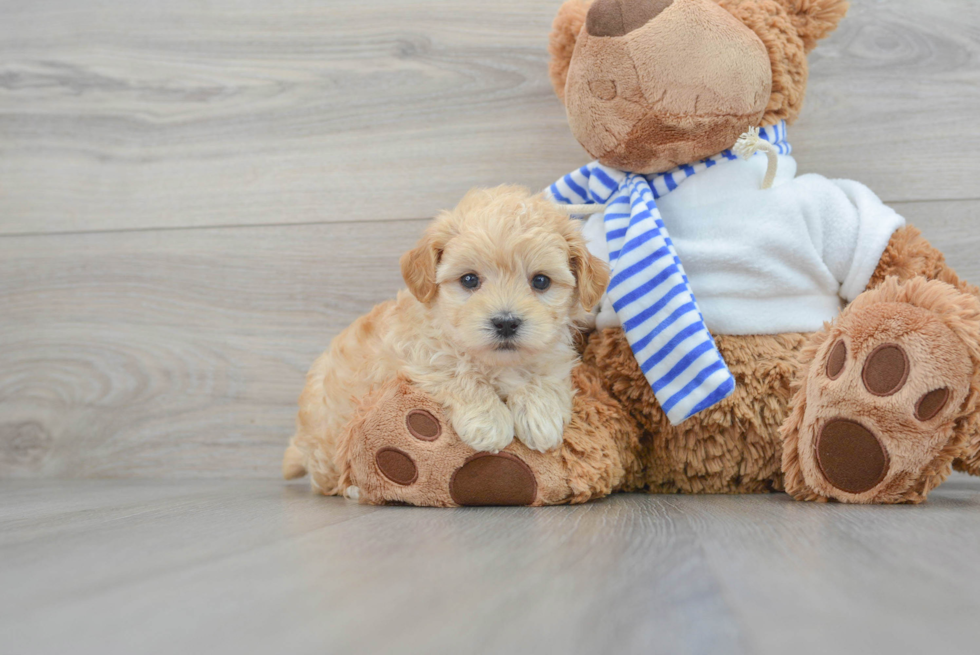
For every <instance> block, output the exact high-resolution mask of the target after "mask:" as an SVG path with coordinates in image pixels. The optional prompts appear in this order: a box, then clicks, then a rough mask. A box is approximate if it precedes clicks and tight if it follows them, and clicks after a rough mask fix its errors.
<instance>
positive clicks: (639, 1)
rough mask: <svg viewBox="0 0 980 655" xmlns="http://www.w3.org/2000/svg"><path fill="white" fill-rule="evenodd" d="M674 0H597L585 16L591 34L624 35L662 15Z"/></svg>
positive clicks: (587, 29) (587, 28) (586, 25)
mask: <svg viewBox="0 0 980 655" xmlns="http://www.w3.org/2000/svg"><path fill="white" fill-rule="evenodd" d="M673 3H674V0H596V1H595V2H593V3H592V6H591V7H590V8H589V13H588V15H587V16H586V18H585V29H586V31H587V32H588V33H589V35H590V36H623V35H624V34H629V33H630V32H632V31H633V30H635V29H639V28H641V27H643V26H644V25H646V24H647V23H649V22H650V21H651V20H653V19H654V18H656V17H657V16H659V15H660V12H662V11H663V10H664V9H666V8H667V7H669V6H670V5H672V4H673Z"/></svg>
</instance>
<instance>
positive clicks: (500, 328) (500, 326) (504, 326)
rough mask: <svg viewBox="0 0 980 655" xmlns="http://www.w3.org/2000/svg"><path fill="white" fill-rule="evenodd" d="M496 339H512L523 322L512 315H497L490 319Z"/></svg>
mask: <svg viewBox="0 0 980 655" xmlns="http://www.w3.org/2000/svg"><path fill="white" fill-rule="evenodd" d="M490 323H491V325H493V331H494V332H495V333H496V335H497V338H498V339H506V340H510V339H514V338H516V337H517V331H518V330H519V329H520V328H521V323H523V321H522V320H521V319H519V318H518V317H516V316H514V315H513V314H497V315H496V316H494V317H492V318H491V319H490Z"/></svg>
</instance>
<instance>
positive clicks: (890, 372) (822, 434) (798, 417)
mask: <svg viewBox="0 0 980 655" xmlns="http://www.w3.org/2000/svg"><path fill="white" fill-rule="evenodd" d="M803 359H804V362H805V366H804V369H803V371H802V373H801V374H802V376H803V378H802V385H801V387H800V389H799V390H798V392H797V393H796V395H795V397H794V400H793V410H792V413H791V415H790V417H789V418H788V419H787V420H786V422H785V423H784V424H783V427H782V437H783V471H784V474H785V484H786V490H787V491H788V492H789V493H790V494H792V495H793V496H794V497H796V498H798V499H804V500H828V499H835V500H839V501H843V502H852V503H901V502H908V503H918V502H922V501H923V500H925V498H926V494H927V493H928V492H929V490H930V489H932V488H933V487H935V486H936V485H938V484H939V483H941V482H942V481H943V480H944V479H945V478H946V476H948V475H949V472H950V469H951V465H952V463H953V461H954V459H957V458H959V457H961V456H963V455H964V452H965V451H964V449H965V447H966V446H967V445H968V442H969V441H970V439H971V438H972V436H973V434H974V432H973V431H974V429H975V424H976V419H975V416H974V415H975V413H976V406H977V400H978V390H980V377H978V369H980V366H978V363H980V302H978V300H977V298H976V297H975V296H974V295H973V294H970V293H966V292H964V291H961V290H960V289H957V288H956V287H954V286H952V285H950V284H947V283H945V282H940V281H938V280H931V281H930V280H927V279H926V278H924V277H914V278H912V279H908V280H906V281H904V282H901V281H899V279H898V278H897V277H889V278H887V279H886V280H885V281H884V282H883V283H881V284H880V286H878V287H877V288H875V289H872V290H870V291H866V292H864V293H863V294H862V295H861V296H859V297H858V298H857V299H856V300H855V301H854V302H852V303H851V304H850V305H849V306H848V307H847V308H846V309H845V310H844V312H843V313H842V314H841V316H840V317H839V319H838V320H837V321H835V323H834V325H832V326H830V327H828V328H826V329H825V330H823V331H821V332H819V333H817V334H816V335H815V336H814V337H813V341H812V342H811V344H810V345H809V346H808V347H807V348H806V349H805V350H804V352H803Z"/></svg>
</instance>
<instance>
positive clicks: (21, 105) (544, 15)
mask: <svg viewBox="0 0 980 655" xmlns="http://www.w3.org/2000/svg"><path fill="white" fill-rule="evenodd" d="M559 4H560V2H559V0H547V1H546V0H534V1H531V2H528V1H523V0H506V1H504V2H493V3H487V2H475V1H473V0H428V1H426V2H399V1H396V0H370V1H366V2H357V3H350V2H341V1H340V0H332V1H327V2H320V3H309V2H306V1H303V0H284V1H282V2H277V3H275V4H274V5H270V4H268V3H262V2H255V1H249V2H230V1H228V0H225V1H219V2H208V3H199V2H195V1H194V0H173V1H171V2H167V3H164V4H158V3H147V2H131V1H127V0H100V1H98V2H86V3H77V2H71V1H70V0H44V1H38V2H10V1H8V2H5V3H3V4H2V5H0V11H2V15H3V20H2V21H0V233H7V234H14V233H36V232H58V231H83V230H106V229H131V228H148V227H180V226H211V225H240V224H269V223H300V222H303V223H307V222H332V221H344V220H362V221H366V220H385V219H396V218H421V217H425V216H431V215H432V214H433V213H434V212H435V211H436V210H438V209H440V208H443V207H447V206H451V205H452V204H454V203H455V201H456V200H457V199H458V198H459V196H460V195H461V194H462V193H463V192H464V191H465V190H466V189H467V188H469V187H471V186H478V185H495V184H499V183H502V182H516V183H522V184H525V185H527V186H530V187H532V188H540V187H543V186H544V185H546V184H548V183H550V182H551V181H553V180H554V179H555V178H557V177H558V176H560V175H562V174H564V173H565V172H567V171H568V170H570V169H572V168H574V167H575V166H578V165H579V164H581V163H584V161H586V156H585V154H584V152H583V151H582V149H581V148H580V147H579V146H578V145H577V144H576V143H575V141H574V139H573V138H572V137H571V136H570V134H569V131H568V128H567V126H566V124H565V116H564V111H563V109H562V107H561V105H560V103H559V102H558V101H557V100H556V99H555V98H554V97H553V95H552V93H551V89H550V85H549V83H548V80H547V76H546V67H547V54H546V37H547V33H548V30H549V26H550V23H551V20H552V18H553V16H554V14H555V12H556V11H557V8H558V6H559ZM811 61H812V66H811V83H810V92H809V96H808V101H807V106H806V108H805V110H804V113H803V118H802V120H801V121H800V122H799V124H798V125H797V126H796V127H795V128H794V129H793V131H792V133H791V138H792V140H793V141H794V143H795V146H796V153H797V155H798V157H799V159H800V162H801V170H802V171H805V172H810V171H817V172H821V173H824V174H826V175H828V176H832V177H850V178H855V179H859V180H862V181H864V182H865V183H867V184H869V185H870V186H871V187H872V188H873V189H875V190H876V191H878V192H879V194H881V195H882V197H883V198H885V199H886V200H890V201H904V200H938V199H969V198H977V197H978V196H980V194H978V192H977V188H976V180H977V179H978V177H980V162H978V158H977V157H976V156H975V153H976V152H977V151H978V150H980V124H978V122H977V120H976V108H977V107H978V106H980V3H977V2H974V0H935V1H931V2H920V1H917V0H890V1H887V2H878V1H873V0H855V1H854V2H853V3H852V11H851V15H850V16H849V17H848V18H847V19H846V20H845V22H844V24H843V26H842V27H841V29H840V30H839V31H838V33H836V34H835V35H834V36H832V37H831V38H830V39H829V40H828V41H827V42H825V43H824V44H822V45H821V46H820V47H819V48H818V49H817V50H816V51H815V52H814V53H813V55H812V59H811Z"/></svg>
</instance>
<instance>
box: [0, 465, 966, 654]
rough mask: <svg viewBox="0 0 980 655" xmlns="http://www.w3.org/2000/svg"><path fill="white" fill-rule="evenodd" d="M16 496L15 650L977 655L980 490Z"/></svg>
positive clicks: (960, 483) (59, 489)
mask: <svg viewBox="0 0 980 655" xmlns="http://www.w3.org/2000/svg"><path fill="white" fill-rule="evenodd" d="M0 497H2V498H3V503H2V504H0V651H2V652H4V653H17V654H23V653H38V654H40V653H98V654H100V655H112V654H115V653H120V654H127V655H128V654H131V653H144V654H153V653H226V652H227V653H236V654H247V653H292V654H296V655H301V654H305V653H310V654H316V655H323V654H324V653H358V654H360V653H405V654H408V653H425V654H434V653H583V654H593V653H623V654H624V655H629V654H632V653H638V654H640V653H642V654H644V655H657V654H659V653H664V654H671V655H677V654H683V653H704V654H706V655H715V654H718V653H725V654H731V655H738V654H741V653H760V654H769V653H771V654H773V655H786V654H787V653H792V654H796V655H806V654H809V653H814V654H817V653H820V654H822V653H833V654H834V655H846V654H849V653H889V654H904V653H916V654H919V653H937V654H943V655H946V654H954V653H955V654H958V653H964V654H966V653H970V654H975V653H976V652H977V617H978V616H980V558H978V557H977V553H978V548H977V544H978V543H980V480H977V479H966V478H957V479H954V480H951V481H950V482H948V483H947V484H946V485H944V486H943V487H941V488H940V489H939V490H938V491H937V492H935V493H934V495H933V496H932V498H931V501H930V503H929V504H928V505H927V506H920V507H905V506H898V507H870V508H869V507H853V506H842V505H814V504H807V503H796V502H793V501H791V500H789V499H788V498H787V497H786V496H784V495H776V496H743V497H724V496H714V497H711V496H708V497H693V496H644V495H620V496H615V497H612V498H609V499H606V500H603V501H600V502H596V503H592V504H589V505H585V506H579V507H555V508H540V509H535V508H499V509H476V508H472V509H460V510H444V509H418V508H407V507H381V508H379V507H367V506H359V505H357V504H355V503H353V502H352V501H345V500H342V499H338V498H333V499H324V498H319V497H315V496H313V495H311V494H310V493H309V492H308V491H307V489H306V488H305V487H304V486H296V485H288V486H287V485H282V484H280V483H278V482H271V481H257V480H251V481H221V482H206V481H179V482H178V481H169V482H151V481H94V480H92V481H65V482H37V481H8V482H4V483H0Z"/></svg>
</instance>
